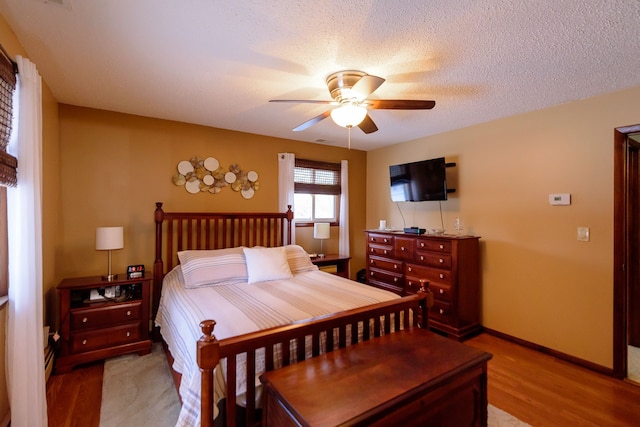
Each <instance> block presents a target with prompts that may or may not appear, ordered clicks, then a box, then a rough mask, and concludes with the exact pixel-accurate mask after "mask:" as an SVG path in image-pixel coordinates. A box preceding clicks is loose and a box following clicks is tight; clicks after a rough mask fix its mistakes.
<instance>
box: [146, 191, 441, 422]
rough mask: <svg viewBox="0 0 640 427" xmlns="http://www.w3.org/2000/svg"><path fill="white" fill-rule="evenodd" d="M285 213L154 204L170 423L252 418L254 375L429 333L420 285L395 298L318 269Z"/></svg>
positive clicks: (156, 290)
mask: <svg viewBox="0 0 640 427" xmlns="http://www.w3.org/2000/svg"><path fill="white" fill-rule="evenodd" d="M292 220H293V212H292V211H291V209H290V208H289V209H288V211H287V212H282V213H193V212H191V213H185V212H164V210H163V209H162V203H160V202H158V203H156V210H155V224H156V245H155V251H156V256H155V261H154V267H153V271H154V286H153V296H152V299H153V313H154V316H155V317H154V319H155V326H156V327H157V328H159V335H161V338H162V340H163V341H164V343H165V345H166V347H167V348H168V352H169V353H170V361H171V363H172V368H173V369H174V371H176V372H177V373H178V374H179V375H180V377H181V379H180V382H179V394H180V398H181V401H182V410H181V412H180V418H179V421H178V425H198V424H201V425H213V423H214V420H215V422H216V424H220V425H229V426H231V425H236V423H238V422H242V423H244V424H246V425H258V424H259V423H260V403H261V386H260V381H259V376H260V374H261V373H263V372H265V371H270V370H273V369H277V368H279V367H282V366H287V365H289V364H292V363H296V362H298V361H302V360H305V359H308V358H310V357H314V356H317V355H319V354H322V353H325V352H329V351H333V350H335V349H338V348H343V347H345V346H347V345H354V344H357V343H359V342H362V341H366V340H369V339H371V338H374V337H378V336H380V335H383V334H386V333H392V332H395V331H398V330H401V329H408V328H412V327H423V328H426V326H427V320H428V319H427V315H426V313H427V307H428V305H429V303H430V294H429V292H428V290H426V289H424V288H423V290H422V291H421V292H419V293H418V294H416V295H409V296H405V297H399V296H397V295H395V294H393V293H390V292H386V291H383V290H379V289H377V288H373V287H370V286H367V285H364V284H361V283H357V282H354V281H351V280H348V279H345V278H342V277H339V276H336V275H332V274H329V273H326V272H322V271H319V270H318V268H317V267H316V266H315V265H313V264H312V263H311V261H310V259H309V256H308V254H307V253H306V252H305V251H304V249H302V248H301V247H300V246H297V245H292V244H291V239H290V236H291V227H292ZM214 319H215V320H214ZM157 331H158V329H156V331H155V332H157ZM240 416H241V417H240ZM239 420H241V421H239Z"/></svg>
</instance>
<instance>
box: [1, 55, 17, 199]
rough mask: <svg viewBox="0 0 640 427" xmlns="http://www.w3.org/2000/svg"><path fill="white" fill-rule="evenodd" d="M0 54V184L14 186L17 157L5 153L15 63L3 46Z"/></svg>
mask: <svg viewBox="0 0 640 427" xmlns="http://www.w3.org/2000/svg"><path fill="white" fill-rule="evenodd" d="M1 50H2V53H3V54H2V55H0V185H5V186H9V187H15V186H16V183H17V169H18V159H16V158H15V157H14V156H12V155H11V154H9V153H7V145H8V144H9V138H10V137H11V121H12V118H13V91H14V90H15V88H16V71H17V70H16V64H15V62H13V61H12V60H11V59H9V57H8V55H7V54H6V52H5V50H4V48H2V49H1Z"/></svg>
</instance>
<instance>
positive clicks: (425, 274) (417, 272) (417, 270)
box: [405, 263, 452, 285]
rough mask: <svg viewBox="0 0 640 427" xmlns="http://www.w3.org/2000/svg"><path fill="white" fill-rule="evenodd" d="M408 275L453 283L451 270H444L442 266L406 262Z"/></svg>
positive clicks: (432, 281)
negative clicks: (435, 266) (434, 266)
mask: <svg viewBox="0 0 640 427" xmlns="http://www.w3.org/2000/svg"><path fill="white" fill-rule="evenodd" d="M438 266H440V265H438ZM405 270H406V274H407V276H413V277H416V278H419V279H425V280H428V281H429V282H430V283H434V282H438V283H446V284H449V285H450V284H451V279H452V277H451V276H452V274H451V270H443V269H440V268H433V267H427V266H424V265H418V264H409V263H407V264H406V267H405Z"/></svg>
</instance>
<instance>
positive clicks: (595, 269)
mask: <svg viewBox="0 0 640 427" xmlns="http://www.w3.org/2000/svg"><path fill="white" fill-rule="evenodd" d="M436 108H437V107H436ZM638 111H640V87H638V88H633V89H630V90H627V91H623V92H619V93H613V94H609V95H604V96H599V97H596V98H592V99H588V100H583V101H577V102H572V103H568V104H564V105H561V106H558V107H555V108H549V109H545V110H542V111H536V112H532V113H528V114H522V115H518V116H515V117H511V118H506V119H502V120H496V121H493V122H490V123H485V124H481V125H476V126H472V127H468V128H465V129H460V130H456V131H453V132H448V133H444V134H441V135H436V136H432V137H428V138H423V139H419V140H416V141H411V142H407V143H403V144H399V145H395V146H392V147H387V148H383V149H379V150H376V151H372V152H369V153H368V160H367V187H368V188H388V186H389V183H388V167H389V165H390V164H396V163H403V162H409V161H415V160H418V159H428V158H434V157H440V156H445V157H446V159H447V161H454V162H457V167H455V168H453V169H452V170H450V172H448V174H449V175H451V177H452V178H454V180H453V182H452V184H451V185H450V187H455V188H456V190H457V192H456V193H455V194H453V195H452V197H451V198H450V199H449V200H448V201H445V202H442V216H443V219H444V227H445V228H446V230H447V231H448V232H452V233H454V232H455V231H454V230H453V223H454V220H455V217H456V216H460V217H462V218H463V222H464V225H465V227H466V228H465V230H464V232H465V233H468V234H475V235H479V236H481V237H482V239H481V245H482V246H481V248H482V250H481V252H482V285H483V293H482V323H483V325H484V326H486V327H488V328H491V329H494V330H497V331H500V332H504V333H506V334H509V335H513V336H515V337H518V338H521V339H524V340H527V341H531V342H533V343H536V344H539V345H542V346H545V347H549V348H551V349H554V350H558V351H560V352H563V353H567V354H570V355H572V356H575V357H578V358H582V359H585V360H588V361H591V362H593V363H597V364H600V365H603V366H606V367H609V368H611V367H612V366H613V353H612V349H613V266H612V263H613V130H614V128H616V127H620V126H625V125H632V124H637V123H640V115H639V114H638ZM456 181H457V182H456ZM549 193H571V205H570V206H550V205H549V202H548V195H549ZM399 207H400V209H401V210H402V213H403V214H404V217H405V219H406V225H407V226H412V225H416V226H420V227H424V228H427V229H429V228H439V227H440V213H439V204H438V202H421V203H404V202H403V203H400V204H399ZM379 219H387V223H388V224H389V225H391V226H393V227H403V225H404V224H403V221H402V218H401V216H400V213H399V211H398V207H397V206H396V205H395V204H394V203H392V202H391V201H390V197H389V193H388V192H387V191H384V192H380V193H377V192H369V193H368V194H367V226H368V227H377V226H378V224H379V222H378V221H379ZM580 226H583V227H590V229H591V241H590V242H579V241H577V228H578V227H580Z"/></svg>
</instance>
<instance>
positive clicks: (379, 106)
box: [364, 99, 436, 110]
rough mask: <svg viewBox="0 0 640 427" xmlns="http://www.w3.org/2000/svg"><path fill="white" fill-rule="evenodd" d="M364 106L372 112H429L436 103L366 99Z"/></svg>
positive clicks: (411, 100)
mask: <svg viewBox="0 0 640 427" xmlns="http://www.w3.org/2000/svg"><path fill="white" fill-rule="evenodd" d="M364 104H366V105H367V107H368V108H371V109H374V110H430V109H432V108H433V107H435V105H436V101H420V100H417V99H416V100H413V99H367V100H366V101H365V102H364Z"/></svg>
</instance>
